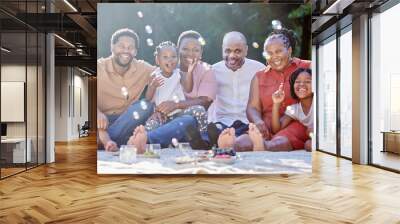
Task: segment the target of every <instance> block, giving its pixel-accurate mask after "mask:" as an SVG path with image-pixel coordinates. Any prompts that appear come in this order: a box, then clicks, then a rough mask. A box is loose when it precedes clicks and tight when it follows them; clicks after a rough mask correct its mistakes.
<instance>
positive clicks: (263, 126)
mask: <svg viewBox="0 0 400 224" xmlns="http://www.w3.org/2000/svg"><path fill="white" fill-rule="evenodd" d="M255 125H256V126H257V128H258V130H260V132H261V134H262V135H263V138H264V139H267V140H269V139H271V132H270V131H269V128H268V127H267V125H266V124H265V122H264V121H259V122H257V123H255Z"/></svg>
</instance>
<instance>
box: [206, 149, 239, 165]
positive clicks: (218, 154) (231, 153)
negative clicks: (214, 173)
mask: <svg viewBox="0 0 400 224" xmlns="http://www.w3.org/2000/svg"><path fill="white" fill-rule="evenodd" d="M210 160H211V161H213V162H217V163H226V164H232V163H234V162H235V160H236V151H235V150H233V149H221V148H216V149H213V150H212V152H211V157H210Z"/></svg>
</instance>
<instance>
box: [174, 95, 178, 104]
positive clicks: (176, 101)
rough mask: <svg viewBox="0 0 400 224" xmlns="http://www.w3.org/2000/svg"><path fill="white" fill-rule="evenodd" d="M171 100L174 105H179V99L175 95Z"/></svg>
mask: <svg viewBox="0 0 400 224" xmlns="http://www.w3.org/2000/svg"><path fill="white" fill-rule="evenodd" d="M172 100H173V101H174V102H175V103H179V97H178V96H177V95H174V96H172Z"/></svg>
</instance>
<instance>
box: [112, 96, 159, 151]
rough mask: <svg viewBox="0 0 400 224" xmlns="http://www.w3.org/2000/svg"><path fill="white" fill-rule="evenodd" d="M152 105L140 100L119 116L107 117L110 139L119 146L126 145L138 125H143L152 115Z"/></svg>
mask: <svg viewBox="0 0 400 224" xmlns="http://www.w3.org/2000/svg"><path fill="white" fill-rule="evenodd" d="M153 111H154V105H153V104H152V103H150V102H148V101H145V100H141V101H137V102H135V103H133V104H131V105H130V106H129V107H128V108H127V110H126V111H125V112H124V113H122V114H120V115H107V118H108V121H109V126H108V128H107V132H108V134H109V135H110V138H111V139H112V140H113V141H114V142H116V143H117V144H118V146H120V145H126V143H127V142H128V140H129V137H130V136H132V134H133V131H134V130H135V128H136V127H138V126H139V125H144V124H145V122H146V121H147V119H148V118H149V117H150V116H151V115H152V114H153Z"/></svg>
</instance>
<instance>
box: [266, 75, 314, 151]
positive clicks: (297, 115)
mask: <svg viewBox="0 0 400 224" xmlns="http://www.w3.org/2000/svg"><path fill="white" fill-rule="evenodd" d="M311 77H312V75H311V70H310V69H305V68H299V69H297V70H296V71H294V72H293V74H292V75H291V77H290V80H289V81H290V94H291V96H292V97H293V98H294V99H297V100H299V103H296V104H293V105H290V106H287V107H286V111H285V114H284V115H283V117H282V118H280V117H279V108H280V106H281V103H282V102H283V100H284V99H285V93H284V91H283V84H281V85H280V86H279V89H278V90H277V91H276V92H275V93H274V94H272V100H273V102H274V104H273V108H272V122H271V126H272V127H271V128H272V132H273V133H277V132H278V131H279V130H281V129H283V128H285V127H286V126H288V125H289V123H290V122H291V121H292V120H298V121H299V122H300V123H302V124H303V125H304V126H305V127H306V128H307V132H308V133H312V132H313V126H314V112H313V92H312V81H311V80H312V79H311ZM304 148H305V149H306V150H308V151H311V139H309V140H307V141H306V143H305V145H304Z"/></svg>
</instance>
